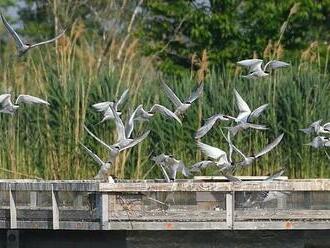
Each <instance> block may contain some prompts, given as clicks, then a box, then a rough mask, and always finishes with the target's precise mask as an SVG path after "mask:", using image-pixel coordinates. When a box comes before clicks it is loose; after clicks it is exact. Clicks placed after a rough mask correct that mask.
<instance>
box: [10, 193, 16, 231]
mask: <svg viewBox="0 0 330 248" xmlns="http://www.w3.org/2000/svg"><path fill="white" fill-rule="evenodd" d="M9 209H10V228H11V229H16V228H17V212H16V203H15V197H14V193H13V192H12V191H11V190H9Z"/></svg>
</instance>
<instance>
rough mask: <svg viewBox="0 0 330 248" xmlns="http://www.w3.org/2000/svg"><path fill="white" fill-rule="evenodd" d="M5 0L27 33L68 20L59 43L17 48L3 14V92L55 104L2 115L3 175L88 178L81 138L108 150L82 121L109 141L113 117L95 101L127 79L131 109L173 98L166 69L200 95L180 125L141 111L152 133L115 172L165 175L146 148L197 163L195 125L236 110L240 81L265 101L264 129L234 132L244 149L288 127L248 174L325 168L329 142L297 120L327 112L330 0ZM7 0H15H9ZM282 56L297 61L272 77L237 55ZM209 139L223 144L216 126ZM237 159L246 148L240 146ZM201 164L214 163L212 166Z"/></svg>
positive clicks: (177, 84) (186, 90) (184, 90)
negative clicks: (317, 140)
mask: <svg viewBox="0 0 330 248" xmlns="http://www.w3.org/2000/svg"><path fill="white" fill-rule="evenodd" d="M11 2H12V3H14V6H15V7H14V9H15V11H16V10H17V11H18V16H17V18H14V16H13V15H9V14H10V13H12V12H13V10H12V8H13V7H10V8H8V7H9V2H8V1H1V2H0V4H1V6H2V9H3V12H4V13H5V14H6V15H7V16H8V17H9V18H10V17H11V18H10V22H11V23H16V24H17V28H18V30H19V32H20V33H21V34H24V37H25V38H26V39H27V40H40V39H43V38H47V37H50V36H52V35H54V33H56V32H58V31H59V30H61V29H63V28H65V27H67V28H68V29H67V32H66V35H65V37H64V38H62V39H61V40H59V41H58V42H57V43H56V44H54V45H48V46H44V47H40V48H39V49H35V50H32V51H30V52H29V53H28V54H27V55H26V56H25V57H22V58H17V57H15V54H14V53H15V45H14V43H13V40H12V39H11V38H10V37H9V36H8V34H7V32H6V31H5V30H4V27H3V26H2V25H1V29H0V32H1V43H0V50H1V54H0V59H1V67H0V90H1V92H0V93H6V92H11V93H12V94H13V95H15V96H17V95H18V94H20V93H25V94H31V95H36V96H40V97H44V98H46V99H47V100H48V101H49V102H50V104H51V105H50V107H43V106H31V107H30V106H24V107H22V108H21V109H19V111H18V113H17V115H16V116H14V117H11V116H8V115H4V114H2V115H0V138H1V140H2V142H1V144H0V175H1V177H11V178H12V177H39V178H45V179H51V178H54V179H69V178H73V179H80V178H91V177H93V176H94V175H95V174H96V171H97V170H98V167H97V165H95V163H94V162H93V161H92V160H91V159H90V158H89V157H88V156H87V155H86V154H85V153H84V152H83V150H82V149H81V148H80V146H79V142H83V143H84V144H86V145H88V146H89V147H91V148H92V149H93V150H94V151H96V152H97V154H98V155H99V156H100V157H102V158H106V157H107V152H106V150H105V149H103V147H101V146H100V145H98V144H97V143H96V142H95V141H94V140H92V139H91V138H90V137H89V136H87V135H86V133H85V132H84V130H83V125H84V124H86V125H87V126H88V127H89V128H90V129H92V130H93V131H94V132H95V133H96V134H97V135H99V136H100V137H101V138H103V139H104V140H105V141H107V142H109V143H111V142H113V141H114V139H115V132H114V124H113V123H112V122H111V121H110V122H106V123H103V124H101V125H95V124H96V123H97V122H98V121H99V120H100V118H101V116H100V115H99V114H98V113H95V112H94V111H93V110H92V109H91V107H90V106H91V104H93V103H95V102H97V101H104V100H113V99H115V98H116V97H117V96H118V95H120V94H121V92H122V91H123V90H124V89H126V88H127V87H129V89H130V99H129V102H128V103H127V104H126V105H125V107H124V109H123V112H124V114H123V116H124V118H126V116H127V115H128V114H129V112H130V111H131V110H132V109H133V108H134V107H135V106H137V105H139V104H140V103H143V104H144V105H146V106H147V107H150V106H151V105H152V104H153V103H161V104H164V105H166V106H167V107H171V104H170V102H169V101H168V99H167V98H166V97H165V96H164V94H163V93H162V92H161V90H160V87H159V82H158V74H159V73H163V76H164V77H165V78H166V79H167V80H168V83H169V85H170V86H171V87H172V88H174V89H175V92H177V94H178V95H179V96H180V97H181V98H185V97H187V96H188V95H189V94H190V93H191V90H192V89H193V88H194V87H195V86H196V84H197V81H199V80H203V81H205V91H204V94H203V97H202V98H201V99H200V100H199V101H197V102H196V104H194V105H193V106H192V108H191V109H189V111H188V113H187V116H186V117H185V118H184V121H183V127H182V128H181V127H180V126H178V125H177V124H176V123H175V122H173V121H171V120H166V119H165V118H163V117H160V116H157V117H156V118H155V119H153V120H152V121H151V122H150V123H140V124H138V125H137V128H136V130H135V132H134V134H135V135H137V134H139V133H142V132H144V131H145V130H146V129H151V133H150V135H149V137H148V138H147V140H145V141H144V142H143V143H141V144H140V145H139V146H137V147H135V148H133V149H131V150H130V151H128V152H127V153H124V154H122V155H121V156H120V157H119V159H118V160H117V163H116V165H115V166H114V168H113V171H112V173H113V174H114V175H116V176H117V177H119V178H144V177H147V178H149V177H160V176H161V173H160V171H159V170H158V169H157V168H152V167H153V163H152V162H151V161H150V156H153V155H157V154H159V153H162V152H164V153H170V154H173V155H174V156H175V157H177V158H180V159H182V160H183V161H184V162H185V163H186V164H187V165H188V167H189V165H191V164H192V163H194V162H197V161H199V160H200V159H201V158H202V157H201V154H200V152H199V151H198V150H197V149H196V145H195V141H194V139H193V134H194V132H195V131H196V130H197V129H198V127H199V126H200V125H201V123H202V122H203V119H206V118H207V117H209V116H210V115H213V114H215V113H226V114H232V115H235V114H236V113H237V109H236V106H235V101H234V97H233V89H234V88H236V89H237V90H238V91H239V92H240V93H241V95H242V97H243V98H244V99H246V101H247V102H248V103H249V105H250V106H251V107H257V106H260V105H261V104H264V103H266V102H269V103H270V107H269V109H268V110H267V111H266V113H265V115H264V116H262V117H261V118H260V119H259V120H258V122H259V123H264V124H267V125H268V126H269V127H270V128H271V129H270V130H269V131H267V132H256V131H247V132H245V133H243V134H239V135H238V136H237V137H235V139H234V143H235V144H236V145H237V146H238V147H240V148H241V149H242V150H243V151H244V152H245V153H248V154H249V153H254V152H257V151H259V150H260V149H261V148H262V147H263V146H264V145H266V144H267V143H268V142H270V141H271V140H273V139H274V138H275V137H276V136H277V135H278V134H280V133H281V132H284V133H285V137H284V140H283V142H282V143H281V145H280V146H279V147H277V148H276V149H275V150H274V151H272V152H271V153H270V154H269V155H267V156H265V157H264V158H262V159H261V160H260V161H258V162H257V163H256V164H255V165H254V166H252V167H250V168H248V169H246V170H242V171H240V172H239V173H240V174H244V175H266V174H269V173H271V172H272V171H274V170H276V169H278V168H280V167H286V168H287V175H289V176H290V177H297V178H303V177H328V176H329V175H330V170H329V166H328V165H329V160H328V158H327V157H326V156H325V154H324V151H323V150H315V149H311V148H309V147H307V146H304V145H303V144H304V143H307V142H309V141H310V140H311V139H312V137H309V136H306V135H304V134H302V133H300V132H298V130H297V129H298V128H302V127H305V126H306V125H308V124H310V123H311V122H312V121H314V120H317V119H320V118H322V119H324V120H329V119H328V118H329V115H330V113H329V107H328V106H329V105H328V99H329V87H330V85H329V67H328V64H329V61H328V59H329V51H330V47H329V45H328V44H327V41H328V39H329V32H328V31H329V15H328V13H329V12H330V11H329V8H330V1H320V2H316V1H298V2H294V1H279V2H277V3H276V4H274V3H273V1H263V2H262V3H258V4H256V3H254V2H253V1H211V8H210V9H205V8H201V7H200V6H197V7H196V2H192V1H143V0H140V1H100V0H96V1H59V0H55V1H24V3H25V4H24V5H22V4H21V3H22V1H16V3H15V1H11ZM12 3H11V4H12ZM250 57H261V58H265V59H270V58H279V59H283V60H285V61H288V62H290V63H291V64H292V67H291V68H288V69H283V70H281V71H278V72H276V73H275V74H274V75H272V76H271V77H268V78H266V79H262V80H257V81H249V80H243V79H242V78H241V77H240V74H241V73H245V72H244V71H242V70H241V69H240V68H237V67H236V66H235V62H236V61H237V60H239V59H243V58H250ZM227 125H230V123H221V124H220V125H219V127H218V128H214V129H213V130H212V131H211V132H210V133H209V134H208V135H207V136H206V137H205V138H203V142H205V143H209V144H212V145H215V146H218V147H220V148H222V149H224V150H227V145H226V143H225V141H224V139H223V138H222V135H221V132H220V127H222V128H223V130H224V131H225V129H224V127H226V126H227ZM236 159H239V157H236ZM203 174H205V175H206V174H218V172H217V171H216V170H211V169H208V170H207V171H203Z"/></svg>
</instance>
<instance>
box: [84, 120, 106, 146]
mask: <svg viewBox="0 0 330 248" xmlns="http://www.w3.org/2000/svg"><path fill="white" fill-rule="evenodd" d="M84 129H85V130H86V131H87V133H88V134H89V135H90V136H92V137H93V138H94V139H96V141H98V142H99V143H101V144H102V145H104V146H105V147H106V148H107V149H108V150H109V151H110V152H111V151H112V150H113V148H112V147H111V146H109V145H108V144H107V143H105V142H104V141H103V140H101V139H100V138H99V137H97V136H96V135H95V134H94V133H92V131H90V130H89V129H88V128H87V127H86V126H85V125H84Z"/></svg>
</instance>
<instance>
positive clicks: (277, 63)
mask: <svg viewBox="0 0 330 248" xmlns="http://www.w3.org/2000/svg"><path fill="white" fill-rule="evenodd" d="M288 66H290V64H289V63H286V62H283V61H279V60H271V61H268V63H267V64H266V65H265V67H264V71H270V70H272V69H277V68H282V67H288Z"/></svg>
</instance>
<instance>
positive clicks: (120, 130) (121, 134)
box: [109, 105, 126, 142]
mask: <svg viewBox="0 0 330 248" xmlns="http://www.w3.org/2000/svg"><path fill="white" fill-rule="evenodd" d="M109 108H110V109H111V111H112V114H113V116H114V118H115V124H116V130H117V136H118V137H117V141H118V142H120V141H121V140H125V139H126V134H125V126H124V124H123V121H122V120H121V119H120V117H119V115H118V113H117V111H116V110H115V107H114V106H111V105H110V106H109Z"/></svg>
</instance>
